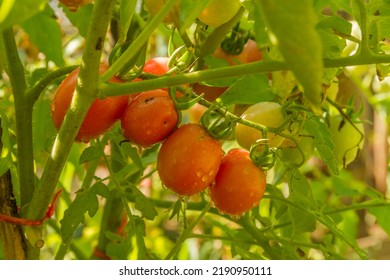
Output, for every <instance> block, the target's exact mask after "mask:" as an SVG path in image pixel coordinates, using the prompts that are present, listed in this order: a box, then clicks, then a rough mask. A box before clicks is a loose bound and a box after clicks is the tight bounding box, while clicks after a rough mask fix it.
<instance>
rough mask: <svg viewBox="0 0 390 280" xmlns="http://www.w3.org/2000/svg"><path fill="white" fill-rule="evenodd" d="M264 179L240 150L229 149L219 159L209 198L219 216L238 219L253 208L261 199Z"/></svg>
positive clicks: (243, 151) (258, 169) (257, 168)
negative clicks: (228, 215)
mask: <svg viewBox="0 0 390 280" xmlns="http://www.w3.org/2000/svg"><path fill="white" fill-rule="evenodd" d="M265 188H266V175H265V173H264V172H263V170H262V169H260V168H259V167H257V166H256V165H255V164H254V163H253V162H252V160H251V159H250V157H249V152H248V151H246V150H244V149H237V148H236V149H232V150H230V151H229V152H228V153H227V155H225V156H224V157H223V158H222V161H221V165H220V167H219V170H218V173H217V176H216V177H215V184H213V185H212V186H211V187H210V189H209V190H210V191H209V193H210V198H211V201H212V203H213V204H214V206H215V207H216V208H217V209H218V210H219V211H220V212H221V213H225V214H230V215H234V216H236V215H242V214H243V213H245V212H247V211H248V210H250V209H251V208H253V207H255V206H257V205H258V204H259V202H260V200H261V198H262V197H263V195H264V192H265Z"/></svg>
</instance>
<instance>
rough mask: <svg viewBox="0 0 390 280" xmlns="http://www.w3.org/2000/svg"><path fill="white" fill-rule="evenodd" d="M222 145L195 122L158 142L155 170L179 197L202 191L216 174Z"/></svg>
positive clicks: (183, 126)
mask: <svg viewBox="0 0 390 280" xmlns="http://www.w3.org/2000/svg"><path fill="white" fill-rule="evenodd" d="M222 154H223V151H222V144H221V142H219V141H217V140H215V139H214V138H212V137H211V136H210V135H209V134H208V132H207V131H206V130H205V129H204V128H203V126H201V125H199V124H194V123H188V124H185V125H182V126H181V127H179V128H178V129H176V130H175V131H174V132H173V133H172V134H171V135H170V136H169V137H168V138H167V139H166V140H165V141H164V142H163V144H162V145H161V148H160V151H159V153H158V157H157V171H158V173H159V175H160V179H161V182H162V183H163V184H164V185H165V186H166V187H167V188H168V189H170V190H172V191H174V192H176V193H177V194H179V195H181V196H190V195H193V194H196V193H199V192H201V191H203V190H205V189H206V188H207V187H208V186H209V185H210V184H211V183H212V182H213V181H214V178H215V176H216V174H217V171H218V168H219V165H220V163H221V159H222Z"/></svg>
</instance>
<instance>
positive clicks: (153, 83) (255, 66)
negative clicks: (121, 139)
mask: <svg viewBox="0 0 390 280" xmlns="http://www.w3.org/2000/svg"><path fill="white" fill-rule="evenodd" d="M381 63H390V55H374V54H370V55H356V56H349V57H342V58H337V59H324V66H325V67H326V68H337V67H345V66H352V65H355V66H357V65H369V64H381ZM281 70H288V66H287V64H286V63H284V62H281V61H259V62H252V63H247V64H241V65H234V66H229V67H221V68H215V69H207V70H200V71H195V72H191V73H184V74H177V75H175V76H164V77H159V78H156V79H150V80H146V81H145V80H143V81H139V82H136V83H123V84H100V87H99V89H100V90H99V97H100V98H104V97H107V96H116V95H125V94H132V93H138V92H143V91H147V90H153V89H159V88H166V87H173V86H180V85H184V84H192V83H198V82H204V81H211V80H216V79H222V78H231V77H242V76H244V75H249V74H255V73H266V72H273V71H281Z"/></svg>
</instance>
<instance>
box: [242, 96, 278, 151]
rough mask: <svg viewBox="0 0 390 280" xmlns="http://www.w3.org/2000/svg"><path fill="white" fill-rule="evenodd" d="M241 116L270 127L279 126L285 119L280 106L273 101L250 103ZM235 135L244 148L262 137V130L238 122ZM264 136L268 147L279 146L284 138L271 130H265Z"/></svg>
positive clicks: (247, 147) (248, 147)
mask: <svg viewBox="0 0 390 280" xmlns="http://www.w3.org/2000/svg"><path fill="white" fill-rule="evenodd" d="M241 118H243V119H244V120H248V121H251V122H254V123H258V124H261V125H264V126H267V127H272V128H276V127H279V126H280V125H282V124H283V122H284V120H285V118H284V115H283V112H282V107H281V106H280V104H278V103H275V102H260V103H257V104H255V105H252V106H250V107H249V108H248V109H246V110H245V111H244V113H243V114H242V115H241ZM235 136H236V139H237V142H238V144H239V145H240V146H241V147H243V148H246V149H250V147H251V146H252V145H253V144H255V143H256V142H257V141H258V140H260V139H263V138H264V137H263V133H262V131H260V130H258V129H255V128H252V127H249V126H247V125H243V124H240V123H238V124H237V126H236V130H235ZM266 138H267V139H268V141H267V143H268V145H269V147H270V148H274V147H279V146H280V145H281V144H282V143H283V141H284V139H285V138H284V137H282V136H279V135H276V134H275V133H272V132H267V134H266Z"/></svg>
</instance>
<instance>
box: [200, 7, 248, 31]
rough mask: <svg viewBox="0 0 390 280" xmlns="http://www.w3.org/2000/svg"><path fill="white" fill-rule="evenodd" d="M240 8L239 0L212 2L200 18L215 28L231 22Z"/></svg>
mask: <svg viewBox="0 0 390 280" xmlns="http://www.w3.org/2000/svg"><path fill="white" fill-rule="evenodd" d="M240 7H241V4H240V1H239V0H211V1H210V2H209V4H208V5H207V6H206V8H204V9H203V11H202V13H201V14H200V15H199V16H198V18H199V19H200V20H201V21H202V22H203V23H205V24H207V25H209V26H211V27H214V28H215V27H218V26H221V25H222V24H224V23H226V22H228V21H229V20H231V19H232V18H233V17H234V16H235V14H236V13H237V12H238V10H239V9H240Z"/></svg>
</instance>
